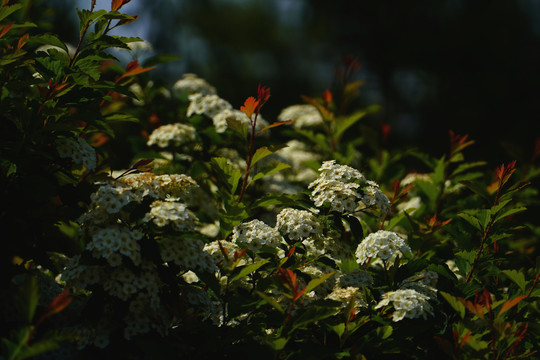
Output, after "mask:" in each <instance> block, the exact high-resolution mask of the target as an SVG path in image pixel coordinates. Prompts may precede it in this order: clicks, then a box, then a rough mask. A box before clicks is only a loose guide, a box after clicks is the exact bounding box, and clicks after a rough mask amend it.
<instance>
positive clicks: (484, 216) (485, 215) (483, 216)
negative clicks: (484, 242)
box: [477, 209, 491, 231]
mask: <svg viewBox="0 0 540 360" xmlns="http://www.w3.org/2000/svg"><path fill="white" fill-rule="evenodd" d="M477 218H478V221H479V223H480V226H482V231H486V228H487V226H488V224H489V221H490V220H491V210H490V209H481V210H479V211H478V215H477Z"/></svg>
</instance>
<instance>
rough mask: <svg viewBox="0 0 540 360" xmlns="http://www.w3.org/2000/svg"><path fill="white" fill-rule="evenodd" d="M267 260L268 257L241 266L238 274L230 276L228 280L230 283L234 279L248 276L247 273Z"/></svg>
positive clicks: (253, 270)
mask: <svg viewBox="0 0 540 360" xmlns="http://www.w3.org/2000/svg"><path fill="white" fill-rule="evenodd" d="M268 261H269V260H268V259H264V260H260V261H257V262H255V263H253V264H249V265H246V266H244V267H243V268H241V270H240V272H239V273H238V274H236V275H234V276H233V277H231V279H230V282H231V283H232V282H234V281H237V280H240V279H242V278H243V277H245V276H248V275H249V274H251V273H253V272H255V271H256V270H257V269H258V268H260V267H261V266H263V265H264V264H266V263H267V262H268Z"/></svg>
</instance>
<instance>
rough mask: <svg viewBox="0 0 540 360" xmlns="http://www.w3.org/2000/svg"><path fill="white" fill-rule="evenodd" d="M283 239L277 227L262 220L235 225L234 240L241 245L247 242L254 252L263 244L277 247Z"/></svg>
mask: <svg viewBox="0 0 540 360" xmlns="http://www.w3.org/2000/svg"><path fill="white" fill-rule="evenodd" d="M282 239H283V238H282V237H281V235H280V234H279V232H278V231H277V230H276V229H274V228H272V227H270V226H268V225H266V224H265V223H264V222H262V221H260V220H252V221H250V222H247V223H242V224H239V225H237V226H235V228H234V229H233V236H232V241H234V242H235V243H236V244H238V245H239V246H240V247H242V245H244V244H245V245H246V246H247V248H248V249H249V250H251V251H253V252H256V251H257V250H259V249H260V248H262V247H263V246H269V247H273V248H275V247H277V246H278V245H279V244H280V243H281V242H282Z"/></svg>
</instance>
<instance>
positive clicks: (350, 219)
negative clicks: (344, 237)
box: [343, 215, 364, 242]
mask: <svg viewBox="0 0 540 360" xmlns="http://www.w3.org/2000/svg"><path fill="white" fill-rule="evenodd" d="M343 219H344V220H345V221H347V223H348V224H349V227H350V228H351V232H352V234H353V236H354V238H355V240H356V241H358V242H360V241H362V239H363V238H364V228H363V227H362V223H361V222H360V220H359V219H358V218H357V217H356V216H353V215H346V216H344V217H343Z"/></svg>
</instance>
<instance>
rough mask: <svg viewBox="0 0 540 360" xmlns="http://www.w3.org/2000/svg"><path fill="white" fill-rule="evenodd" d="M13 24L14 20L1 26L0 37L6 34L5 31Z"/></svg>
mask: <svg viewBox="0 0 540 360" xmlns="http://www.w3.org/2000/svg"><path fill="white" fill-rule="evenodd" d="M13 24H15V21H14V22H12V23H11V24H9V25H6V26H4V27H3V28H2V30H0V38H1V37H2V36H4V35H6V33H7V32H8V31H9V29H11V27H12V26H13Z"/></svg>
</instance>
